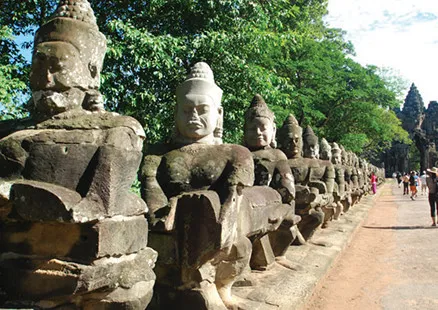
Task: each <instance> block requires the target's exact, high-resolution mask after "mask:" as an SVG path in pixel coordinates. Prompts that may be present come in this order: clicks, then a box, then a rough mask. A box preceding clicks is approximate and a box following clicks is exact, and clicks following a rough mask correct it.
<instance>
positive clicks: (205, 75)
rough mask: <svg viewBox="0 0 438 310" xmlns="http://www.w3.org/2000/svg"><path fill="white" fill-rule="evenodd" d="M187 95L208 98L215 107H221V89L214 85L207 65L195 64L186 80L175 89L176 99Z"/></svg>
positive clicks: (211, 72) (212, 76)
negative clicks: (191, 94)
mask: <svg viewBox="0 0 438 310" xmlns="http://www.w3.org/2000/svg"><path fill="white" fill-rule="evenodd" d="M189 93H193V94H198V95H206V96H209V97H210V98H211V99H212V100H213V102H214V103H215V104H216V106H217V107H220V106H221V100H222V89H220V88H219V86H217V85H216V83H215V81H214V75H213V71H212V70H211V68H210V66H209V65H208V64H207V63H205V62H198V63H196V64H195V65H194V66H193V67H192V68H191V70H190V73H189V74H188V75H187V78H186V80H185V81H184V82H182V83H181V84H180V85H179V86H178V87H177V88H176V97H177V99H178V98H182V97H183V96H185V95H187V94H189Z"/></svg>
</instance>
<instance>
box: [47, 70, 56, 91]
mask: <svg viewBox="0 0 438 310" xmlns="http://www.w3.org/2000/svg"><path fill="white" fill-rule="evenodd" d="M45 84H46V85H45V87H53V86H55V80H54V78H53V74H52V73H51V72H50V70H49V69H47V71H46V76H45Z"/></svg>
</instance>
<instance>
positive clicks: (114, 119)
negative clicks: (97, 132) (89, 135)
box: [37, 109, 146, 138]
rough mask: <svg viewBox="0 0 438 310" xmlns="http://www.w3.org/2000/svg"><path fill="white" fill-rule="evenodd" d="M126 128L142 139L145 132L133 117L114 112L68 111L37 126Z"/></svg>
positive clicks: (44, 127) (50, 127)
mask: <svg viewBox="0 0 438 310" xmlns="http://www.w3.org/2000/svg"><path fill="white" fill-rule="evenodd" d="M117 127H126V128H129V129H131V130H132V131H134V133H135V134H136V135H138V136H140V137H142V138H144V137H145V136H146V135H145V132H144V130H143V127H142V126H141V124H140V123H139V122H138V121H137V120H136V119H135V118H133V117H130V116H125V115H120V114H118V113H115V112H105V111H98V112H90V111H86V110H83V109H77V110H70V111H67V112H64V113H60V114H57V115H55V116H53V117H52V118H50V119H48V120H45V121H43V122H41V123H39V124H38V125H37V128H38V129H85V130H87V129H102V130H105V129H111V128H117Z"/></svg>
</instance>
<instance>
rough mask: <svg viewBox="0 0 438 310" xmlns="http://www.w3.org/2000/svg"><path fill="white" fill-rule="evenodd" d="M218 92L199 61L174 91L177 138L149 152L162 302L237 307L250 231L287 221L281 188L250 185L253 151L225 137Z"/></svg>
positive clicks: (148, 184) (146, 168) (149, 197)
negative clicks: (223, 139)
mask: <svg viewBox="0 0 438 310" xmlns="http://www.w3.org/2000/svg"><path fill="white" fill-rule="evenodd" d="M221 97H222V90H221V89H220V88H219V87H218V86H217V85H216V83H215V81H214V77H213V72H212V71H211V69H210V67H209V66H208V65H207V64H206V63H203V62H200V63H197V64H195V65H194V66H193V68H192V69H191V72H190V73H189V75H188V77H187V79H186V80H185V81H184V82H183V83H182V84H181V85H179V86H178V88H177V90H176V98H177V106H176V110H175V111H176V112H175V123H176V129H175V134H174V137H173V139H172V143H171V144H168V145H165V146H163V147H162V149H161V150H160V151H156V152H155V153H154V154H149V155H147V156H146V157H145V159H144V164H143V169H142V171H141V181H142V192H143V197H144V199H145V200H146V202H147V204H148V206H149V208H150V221H151V230H152V232H151V234H150V243H151V246H152V247H153V248H154V249H156V250H157V251H158V253H159V256H158V262H157V267H156V269H155V271H156V273H157V285H156V289H155V290H156V292H157V293H158V294H159V295H160V297H159V298H160V300H161V302H162V303H161V304H160V305H157V307H159V308H172V307H174V308H175V305H181V304H183V305H185V307H186V308H187V309H213V308H214V309H225V308H226V307H230V308H232V307H234V306H235V304H236V300H235V299H234V298H233V297H232V296H231V287H232V285H233V283H234V282H235V281H236V279H237V278H238V276H239V275H240V274H241V273H242V272H243V271H244V270H245V269H246V268H247V266H248V264H249V261H250V257H251V250H252V244H251V242H250V240H249V238H255V239H257V238H258V236H259V235H263V234H266V233H268V232H270V231H273V230H275V229H277V228H278V227H279V225H280V224H281V222H282V221H283V216H284V210H285V208H282V207H283V206H282V197H281V196H280V194H279V193H278V192H277V191H275V190H272V189H271V190H269V191H259V190H257V189H254V188H252V187H251V186H252V185H253V184H254V163H253V157H252V155H251V153H250V152H249V150H248V149H247V148H245V147H243V146H239V145H232V144H221V139H220V138H221V137H220V135H221V133H222V128H221V126H222V114H223V110H222V106H221ZM157 149H158V148H157ZM268 189H269V188H268ZM286 210H288V209H287V208H286ZM163 303H165V304H163Z"/></svg>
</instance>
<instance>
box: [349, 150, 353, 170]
mask: <svg viewBox="0 0 438 310" xmlns="http://www.w3.org/2000/svg"><path fill="white" fill-rule="evenodd" d="M347 158H348V161H347V164H348V165H349V166H352V167H354V153H353V152H352V151H347Z"/></svg>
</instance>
